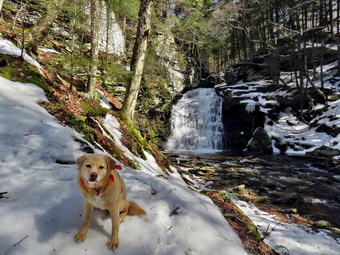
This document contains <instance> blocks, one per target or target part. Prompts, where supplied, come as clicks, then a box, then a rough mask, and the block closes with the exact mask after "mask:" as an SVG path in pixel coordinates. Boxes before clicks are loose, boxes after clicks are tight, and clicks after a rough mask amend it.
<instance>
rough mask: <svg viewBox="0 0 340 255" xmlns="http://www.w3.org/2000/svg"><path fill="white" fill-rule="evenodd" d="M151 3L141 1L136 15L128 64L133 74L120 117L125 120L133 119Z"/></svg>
mask: <svg viewBox="0 0 340 255" xmlns="http://www.w3.org/2000/svg"><path fill="white" fill-rule="evenodd" d="M152 3H153V1H152V0H141V5H140V9H139V13H138V26H137V34H136V40H135V44H134V47H133V53H132V59H131V63H130V69H131V71H132V72H133V74H132V77H131V79H130V81H129V84H128V86H127V89H126V93H125V98H124V103H123V108H122V115H123V117H124V118H125V119H127V120H132V119H133V117H134V113H135V109H136V104H137V98H138V93H139V89H140V85H141V80H142V75H143V71H144V63H145V57H146V53H147V46H148V38H149V35H150V30H151V9H152Z"/></svg>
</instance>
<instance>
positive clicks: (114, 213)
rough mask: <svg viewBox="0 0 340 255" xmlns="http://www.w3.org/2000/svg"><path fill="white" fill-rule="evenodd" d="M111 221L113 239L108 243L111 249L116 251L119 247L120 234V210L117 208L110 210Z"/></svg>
mask: <svg viewBox="0 0 340 255" xmlns="http://www.w3.org/2000/svg"><path fill="white" fill-rule="evenodd" d="M109 211H110V215H111V221H112V234H111V239H110V240H109V241H108V242H107V245H108V246H109V248H110V249H115V248H117V247H118V245H119V240H118V232H119V210H118V207H117V206H115V207H113V208H111V209H110V210H109Z"/></svg>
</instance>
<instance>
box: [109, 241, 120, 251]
mask: <svg viewBox="0 0 340 255" xmlns="http://www.w3.org/2000/svg"><path fill="white" fill-rule="evenodd" d="M116 239H117V240H112V239H110V240H109V241H107V246H108V247H109V249H112V250H114V249H116V248H118V245H119V241H118V238H116Z"/></svg>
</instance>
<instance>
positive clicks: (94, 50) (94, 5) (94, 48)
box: [86, 0, 100, 99]
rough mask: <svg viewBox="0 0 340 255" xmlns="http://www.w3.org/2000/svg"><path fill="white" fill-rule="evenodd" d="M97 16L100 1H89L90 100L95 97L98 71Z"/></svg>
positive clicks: (88, 83) (88, 90)
mask: <svg viewBox="0 0 340 255" xmlns="http://www.w3.org/2000/svg"><path fill="white" fill-rule="evenodd" d="M99 14H100V1H99V0H91V57H90V59H91V60H90V66H89V77H88V82H87V91H86V92H87V93H88V96H89V97H90V98H92V99H95V98H96V97H97V91H96V76H97V69H98V53H99V49H98V40H99Z"/></svg>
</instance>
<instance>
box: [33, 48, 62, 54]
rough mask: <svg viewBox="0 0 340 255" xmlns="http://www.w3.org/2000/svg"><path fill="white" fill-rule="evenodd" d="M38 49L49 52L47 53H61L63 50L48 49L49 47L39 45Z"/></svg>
mask: <svg viewBox="0 0 340 255" xmlns="http://www.w3.org/2000/svg"><path fill="white" fill-rule="evenodd" d="M38 49H39V50H41V51H43V52H47V53H55V54H61V52H59V51H56V50H55V49H48V48H43V47H39V48H38Z"/></svg>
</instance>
